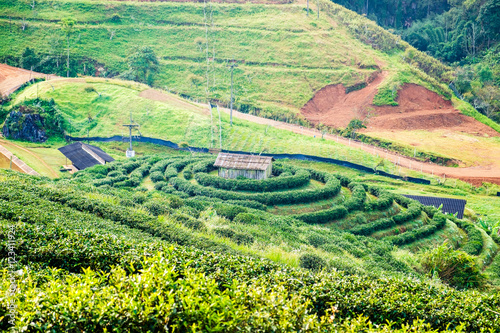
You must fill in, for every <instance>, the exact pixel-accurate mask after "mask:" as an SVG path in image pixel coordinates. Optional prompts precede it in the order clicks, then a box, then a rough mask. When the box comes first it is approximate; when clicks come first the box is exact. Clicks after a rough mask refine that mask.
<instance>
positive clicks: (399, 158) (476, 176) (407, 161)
mask: <svg viewBox="0 0 500 333" xmlns="http://www.w3.org/2000/svg"><path fill="white" fill-rule="evenodd" d="M200 107H204V106H203V105H200ZM219 109H220V110H222V111H223V112H226V113H229V112H230V111H229V109H226V108H219ZM233 117H235V118H239V119H244V120H248V121H251V122H254V123H257V124H263V125H271V126H273V127H275V128H280V129H284V130H287V131H291V132H294V133H298V134H303V135H307V136H312V137H314V136H315V137H318V138H319V137H321V132H320V131H318V130H314V129H310V128H303V127H301V126H297V125H292V124H288V123H284V122H280V121H275V120H271V119H267V118H261V117H257V116H253V115H249V114H246V113H241V112H238V111H234V110H233ZM325 139H327V140H333V141H336V142H338V143H341V144H344V145H346V146H350V147H354V148H359V149H363V150H364V151H366V152H367V153H370V154H372V155H377V156H380V157H382V158H385V159H386V160H389V161H391V162H392V163H394V164H397V165H399V166H400V167H402V168H407V169H411V170H416V171H421V172H425V173H427V174H432V175H434V176H437V177H441V178H445V179H446V178H456V179H461V180H463V181H466V182H469V183H471V184H473V185H475V186H480V185H482V183H483V182H489V183H494V184H498V185H500V169H498V168H496V167H494V166H475V167H468V168H451V167H445V166H440V165H437V164H434V163H426V162H420V161H417V160H414V159H411V158H408V157H406V156H403V155H399V154H397V153H394V152H390V151H388V150H385V149H382V148H378V147H375V146H370V145H367V144H364V143H362V142H356V141H353V140H349V139H346V138H344V137H339V136H335V135H329V134H327V135H325Z"/></svg>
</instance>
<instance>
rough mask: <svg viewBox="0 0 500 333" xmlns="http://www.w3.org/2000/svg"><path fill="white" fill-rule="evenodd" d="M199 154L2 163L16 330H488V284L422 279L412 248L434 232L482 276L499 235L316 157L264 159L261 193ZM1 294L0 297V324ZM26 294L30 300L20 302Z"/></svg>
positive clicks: (1, 199) (491, 305) (493, 300)
mask: <svg viewBox="0 0 500 333" xmlns="http://www.w3.org/2000/svg"><path fill="white" fill-rule="evenodd" d="M212 164H213V157H207V156H204V155H200V156H188V157H186V156H185V155H182V156H177V155H175V156H172V155H168V156H165V155H160V156H158V155H157V156H147V157H144V158H139V159H137V160H127V161H124V162H115V163H111V164H108V165H106V166H97V167H94V168H91V169H87V170H85V171H84V172H81V173H79V174H78V175H77V176H76V177H74V178H71V179H61V180H53V181H50V180H47V179H40V178H35V177H28V176H24V175H20V174H15V173H12V172H4V171H2V172H0V187H1V188H2V191H0V206H1V209H0V214H1V215H0V223H1V225H2V233H1V238H0V240H1V247H0V250H1V251H2V254H3V255H2V258H3V259H2V260H1V261H0V264H1V267H2V268H3V270H2V274H3V277H4V278H2V281H3V287H2V288H7V283H8V281H9V279H8V274H9V271H8V270H7V267H8V264H7V259H6V258H7V257H8V255H7V252H8V247H7V239H8V237H7V235H8V232H9V230H15V234H16V237H18V239H23V242H18V243H16V248H15V251H16V259H17V264H16V268H15V269H16V270H17V269H22V270H21V271H19V273H18V276H17V278H16V279H23V281H24V282H23V283H19V288H20V291H21V292H19V293H17V294H16V296H15V297H14V300H15V302H16V304H17V306H18V313H17V317H16V327H18V328H21V327H22V326H25V325H30V327H33V330H35V331H41V330H43V328H44V327H48V326H50V327H53V328H54V329H55V330H59V331H81V330H83V329H87V330H92V331H99V330H103V329H104V328H110V327H114V328H116V327H120V328H123V329H130V330H139V327H141V329H140V330H141V331H144V328H145V327H147V328H148V330H149V331H152V332H156V331H167V328H165V327H164V326H159V325H160V324H159V323H168V328H169V329H170V328H172V329H173V327H177V328H178V329H179V330H182V331H187V330H188V328H189V329H192V328H193V327H194V325H196V327H197V328H200V329H203V330H209V329H212V330H219V331H228V330H233V329H234V327H235V325H238V327H239V328H240V329H241V327H247V328H248V329H249V330H252V331H258V330H262V331H268V330H269V328H268V326H269V325H274V327H275V329H276V328H278V329H281V330H289V329H291V330H293V331H297V330H300V331H304V332H308V331H334V330H336V329H340V328H343V329H347V328H350V329H352V330H354V331H358V330H360V329H363V328H366V327H368V326H369V325H370V324H378V325H386V324H387V320H389V321H392V322H397V324H394V325H393V328H392V329H397V328H398V327H401V325H403V324H404V325H406V324H413V325H414V326H415V325H416V327H420V331H425V330H426V329H427V330H429V329H431V328H433V329H444V327H445V326H444V325H451V326H449V328H456V329H457V330H458V331H460V328H458V327H457V325H458V324H459V323H463V327H462V329H466V330H477V329H479V328H480V327H481V328H492V329H494V328H495V327H497V325H498V318H497V317H496V316H495V314H494V313H492V312H491V311H489V310H491V309H496V308H497V307H498V306H499V305H500V303H499V302H500V300H499V299H498V292H496V293H495V291H494V290H489V291H458V290H456V289H453V288H451V287H449V286H446V285H444V284H442V283H441V282H439V281H438V280H431V279H430V275H428V274H427V273H425V272H426V271H425V268H423V266H421V263H422V261H421V260H422V259H421V255H420V254H417V253H416V248H418V247H420V248H425V247H427V248H429V249H432V248H433V247H434V245H432V242H433V239H437V238H439V239H441V240H443V239H444V238H447V239H448V240H449V241H450V244H452V245H453V246H454V247H457V248H460V249H462V250H464V251H466V252H467V253H471V254H473V255H474V257H467V258H471V260H477V261H480V260H483V259H486V261H485V265H486V266H487V267H488V269H489V270H491V275H490V277H489V279H490V281H491V282H494V281H495V280H494V277H495V276H496V275H494V274H497V275H498V273H499V272H498V262H497V261H498V260H497V258H498V257H496V258H495V259H494V253H495V252H496V250H497V248H498V246H497V245H495V243H494V242H493V241H492V240H491V238H490V237H489V236H487V235H486V234H485V236H484V237H485V238H484V239H482V238H481V240H478V238H477V234H478V232H479V235H481V233H480V231H479V229H477V228H476V227H474V226H473V225H472V226H471V227H470V223H469V222H467V221H460V220H456V219H454V218H453V217H451V216H444V215H442V214H440V213H438V212H436V211H435V210H434V209H429V208H425V207H422V206H421V205H419V204H415V202H413V201H411V200H404V199H403V198H402V197H400V196H398V195H394V194H391V193H390V192H387V191H385V190H383V189H380V188H377V187H373V186H372V185H370V184H369V182H366V181H364V182H363V181H362V180H360V179H356V180H355V179H354V178H349V177H346V176H345V175H343V174H341V173H332V174H331V173H327V172H323V171H319V169H320V168H321V166H320V165H317V164H308V165H307V166H308V168H307V169H305V168H301V167H299V168H298V167H295V166H293V165H292V164H290V163H288V162H284V163H281V162H280V163H278V162H276V163H275V168H274V173H275V177H273V178H270V179H269V180H267V181H266V182H267V183H266V184H265V186H266V190H265V191H263V192H262V191H260V190H258V189H257V187H258V186H261V185H264V183H263V182H256V181H249V180H239V181H234V182H235V183H234V184H232V185H231V186H232V187H233V188H235V189H234V190H223V189H222V187H224V186H225V185H224V184H223V183H221V182H217V183H212V184H211V185H209V184H208V183H206V182H207V181H211V179H212V180H213V179H217V178H218V177H217V176H214V175H212V172H211V171H210V166H211V165H212ZM310 167H313V168H315V169H318V171H315V170H314V169H311V168H310ZM193 175H194V177H193ZM214 177H215V178H214ZM202 183H205V185H202ZM150 185H153V186H154V187H150ZM256 186H257V187H256ZM276 186H279V187H276ZM284 186H287V187H289V189H287V190H284V189H283V188H284ZM236 187H238V188H240V189H236ZM250 187H251V188H252V189H253V190H250ZM148 188H149V189H148ZM156 189H158V190H156ZM192 189H194V190H195V191H197V192H199V193H198V196H195V197H194V198H193V197H192V196H193V193H192V192H191V190H192ZM205 192H206V193H205ZM209 193H211V195H210V196H211V198H209V197H207V196H206V195H207V194H209ZM199 194H205V195H204V196H200V195H199ZM230 196H232V197H233V199H232V201H231V200H228V199H230V198H229V197H230ZM250 197H251V198H252V200H248V198H250ZM238 198H239V199H238ZM280 198H281V199H280ZM241 199H246V200H241ZM280 200H286V203H283V202H281V203H280V202H279V201H280ZM276 209H277V210H278V211H279V212H278V211H276ZM293 210H295V211H293ZM286 211H289V213H290V212H291V213H293V214H291V215H290V214H289V213H286ZM21 212H22V213H21ZM387 221H390V223H389V224H388V222H387ZM391 225H392V226H391ZM42 230H43V232H41V231H42ZM35 231H36V232H35ZM422 242H424V243H425V244H427V245H425V244H424V243H422ZM63 244H64V246H62V245H63ZM488 251H489V252H488ZM429 253H430V252H429ZM459 253H462V252H459ZM488 253H489V254H488ZM460 255H462V256H464V255H465V254H460ZM262 257H264V258H268V259H271V261H269V260H267V259H261V258H262ZM422 258H423V257H422ZM490 263H491V264H490ZM486 266H485V268H486ZM319 270H322V271H321V272H320V271H319ZM466 274H470V272H469V273H466ZM381 277H382V278H381ZM472 277H473V275H470V276H469V278H472ZM447 281H448V283H450V281H449V280H447ZM455 282H457V281H455ZM468 283H471V284H470V285H468V287H472V286H473V283H475V282H473V280H469V282H468ZM463 287H464V286H463V285H462V287H461V288H463ZM459 289H460V288H459ZM208 295H209V296H208ZM266 295H267V296H266ZM207 296H208V297H207ZM9 299H10V298H8V297H4V298H2V300H1V301H0V312H1V313H2V318H3V319H2V322H1V325H2V328H3V329H6V328H7V327H9V324H8V323H7V318H8V316H6V314H8V310H7V304H8V303H7V302H8V301H9ZM35 299H36V300H38V301H39V302H43V304H44V307H43V309H40V308H34V307H32V305H31V304H32V303H31V300H33V301H34V300H35ZM403 300H404V301H403ZM75 302H76V303H77V304H79V305H78V306H76V307H75ZM269 302H271V303H269ZM209 304H210V306H209ZM470 306H473V309H472V310H471V308H470ZM465 307H467V309H468V310H467V311H466V310H465V309H466V308H465ZM287 309H294V310H293V311H292V312H290V311H289V310H287ZM60 313H64V316H63V317H59V316H60ZM82 313H85V314H86V315H85V316H82ZM97 313H100V315H98V316H96V314H97ZM129 313H133V314H132V315H130V316H129V315H128V314H129ZM256 313H258V315H256ZM359 315H362V316H363V317H365V318H358V319H354V318H357V317H358V316H359ZM76 318H80V319H79V320H76ZM96 318H98V319H96ZM125 318H127V319H125ZM262 318H266V319H265V320H262ZM417 318H419V319H420V320H423V321H424V322H425V323H424V322H422V323H418V322H414V320H416V319H417ZM478 323H481V324H480V325H481V326H480V327H479V326H478ZM161 325H164V324H161ZM387 330H388V331H390V330H389V329H388V328H387ZM372 331H376V330H375V329H374V328H372Z"/></svg>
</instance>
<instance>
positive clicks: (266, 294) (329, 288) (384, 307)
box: [0, 247, 500, 332]
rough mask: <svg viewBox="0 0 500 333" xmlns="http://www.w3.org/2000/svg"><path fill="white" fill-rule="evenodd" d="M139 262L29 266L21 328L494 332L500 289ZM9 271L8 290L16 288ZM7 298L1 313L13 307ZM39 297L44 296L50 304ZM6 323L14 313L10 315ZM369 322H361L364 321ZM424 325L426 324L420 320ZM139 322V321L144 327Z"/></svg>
mask: <svg viewBox="0 0 500 333" xmlns="http://www.w3.org/2000/svg"><path fill="white" fill-rule="evenodd" d="M140 266H141V267H144V268H143V269H141V270H137V269H135V268H134V267H133V265H130V266H128V267H123V268H121V267H115V268H113V269H111V270H110V271H109V272H96V271H93V270H91V269H86V270H84V271H83V272H82V274H78V275H74V274H67V273H65V272H64V271H60V270H53V269H52V270H44V271H39V272H34V271H26V270H23V272H22V273H20V275H19V276H18V278H19V279H20V281H22V283H20V284H19V288H20V290H19V293H18V294H17V297H16V303H17V305H18V311H19V313H18V321H17V324H16V325H17V327H18V328H19V329H20V330H22V329H21V328H22V327H25V326H28V325H29V327H30V329H29V330H30V331H44V330H46V329H47V328H51V329H54V330H56V331H71V332H73V331H74V332H77V331H82V330H87V331H101V330H104V329H105V328H107V329H112V328H117V327H120V328H122V329H124V330H140V331H149V332H163V331H171V330H173V329H174V328H175V327H177V328H178V329H179V330H180V331H188V330H190V329H193V328H196V329H200V330H210V331H221V332H222V331H224V332H227V331H233V330H236V328H237V327H238V328H244V329H246V330H251V331H269V330H270V329H271V327H274V329H276V330H279V331H289V330H292V331H303V332H316V331H334V330H335V329H336V328H338V327H339V326H342V325H346V324H349V322H350V320H351V318H355V317H357V316H359V315H360V314H362V315H363V316H366V317H368V318H369V320H371V321H372V323H373V324H379V325H385V324H386V323H387V321H390V322H398V323H399V324H397V325H396V324H392V325H393V326H394V327H398V326H399V325H401V324H411V323H412V322H413V321H416V320H417V318H419V319H423V320H424V321H425V322H426V323H427V325H428V326H427V327H428V328H434V329H445V328H455V327H457V326H458V325H459V324H460V323H462V325H463V326H462V328H465V329H466V330H474V331H480V330H488V329H490V330H491V331H492V330H493V329H495V328H496V327H498V325H499V324H500V323H499V321H498V317H497V316H496V315H495V314H494V313H492V312H491V311H489V310H491V309H497V308H498V307H499V306H500V295H498V294H496V295H491V296H486V295H482V294H480V293H477V292H459V291H455V290H453V289H450V288H446V287H436V286H432V285H430V284H428V283H426V282H422V281H418V280H412V279H403V280H397V279H360V278H359V277H357V276H346V275H345V274H343V273H341V272H334V273H328V274H326V273H321V272H320V273H306V272H303V271H300V270H295V269H289V268H286V267H283V266H279V265H276V264H272V263H270V262H268V261H262V260H259V259H250V258H244V257H238V256H228V255H224V254H214V253H209V252H203V251H198V250H192V249H186V248H178V247H177V248H165V249H164V250H163V253H158V254H156V255H154V256H152V257H151V258H148V259H145V260H143V261H141V262H140ZM7 274H8V273H7V271H6V270H3V271H2V275H3V276H2V280H1V281H2V282H1V283H2V289H4V290H5V289H7V287H8V283H9V280H8V278H7V277H8V275H7ZM6 304H7V298H6V297H3V298H2V299H1V307H0V314H1V315H2V316H5V314H6V310H7V309H6ZM37 304H43V305H44V306H43V308H42V311H40V308H39V307H38V306H37ZM2 324H3V328H6V325H5V324H6V320H5V317H4V320H3V321H2ZM362 327H363V326H362ZM421 327H425V326H422V325H421ZM139 328H140V329H139Z"/></svg>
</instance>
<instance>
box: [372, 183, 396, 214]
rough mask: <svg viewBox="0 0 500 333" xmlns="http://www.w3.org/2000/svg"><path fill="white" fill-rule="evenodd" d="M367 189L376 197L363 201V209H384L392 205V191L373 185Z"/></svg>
mask: <svg viewBox="0 0 500 333" xmlns="http://www.w3.org/2000/svg"><path fill="white" fill-rule="evenodd" d="M368 191H369V192H370V193H371V194H373V195H374V196H376V197H378V199H377V200H375V201H369V202H367V203H365V210H368V211H370V210H384V209H387V208H389V207H391V206H392V203H393V202H394V196H393V194H392V193H390V192H388V191H385V190H382V189H380V188H378V187H373V186H368Z"/></svg>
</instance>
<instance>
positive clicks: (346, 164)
mask: <svg viewBox="0 0 500 333" xmlns="http://www.w3.org/2000/svg"><path fill="white" fill-rule="evenodd" d="M66 139H68V140H72V141H96V142H112V141H121V142H128V140H129V138H127V137H124V136H121V135H115V136H112V137H109V138H103V137H98V136H94V137H89V138H79V137H72V136H66ZM132 141H135V142H146V143H153V144H157V145H161V146H165V147H169V148H172V149H176V150H183V151H191V152H197V153H208V152H209V150H208V148H200V147H188V148H181V147H179V146H178V145H177V144H176V143H174V142H172V141H168V140H162V139H156V138H149V137H145V136H141V137H132ZM222 152H225V153H233V154H251V155H254V154H255V153H252V152H247V151H239V150H225V149H223V150H222ZM260 155H263V156H272V157H274V158H275V159H285V158H288V159H292V160H302V161H313V162H323V163H330V164H336V165H340V166H343V167H346V168H351V169H356V170H359V171H364V172H367V173H371V174H376V175H380V176H384V177H388V178H392V179H399V180H403V181H407V182H411V183H416V184H425V185H429V184H430V183H431V181H430V180H427V179H422V178H415V177H401V176H398V175H393V174H391V173H388V172H385V171H381V170H374V169H373V168H369V167H366V166H364V165H360V164H356V163H352V162H348V161H343V160H338V159H335V158H328V157H320V156H313V155H305V154H267V153H266V154H260Z"/></svg>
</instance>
